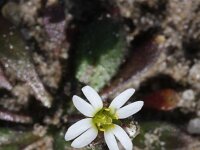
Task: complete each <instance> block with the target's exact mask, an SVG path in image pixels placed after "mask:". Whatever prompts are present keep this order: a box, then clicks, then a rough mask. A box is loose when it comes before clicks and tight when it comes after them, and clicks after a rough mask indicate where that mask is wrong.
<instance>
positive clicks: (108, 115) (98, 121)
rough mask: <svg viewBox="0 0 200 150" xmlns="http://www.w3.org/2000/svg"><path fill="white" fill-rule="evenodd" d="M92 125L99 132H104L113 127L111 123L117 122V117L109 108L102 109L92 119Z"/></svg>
mask: <svg viewBox="0 0 200 150" xmlns="http://www.w3.org/2000/svg"><path fill="white" fill-rule="evenodd" d="M92 121H93V123H94V125H95V126H96V127H97V129H98V130H99V131H106V130H109V129H111V128H113V127H114V124H113V123H117V122H118V117H117V116H116V115H115V113H113V111H111V109H109V108H102V109H101V110H99V111H98V112H97V113H96V114H95V115H94V117H93V118H92Z"/></svg>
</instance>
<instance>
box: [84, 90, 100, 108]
mask: <svg viewBox="0 0 200 150" xmlns="http://www.w3.org/2000/svg"><path fill="white" fill-rule="evenodd" d="M82 91H83V94H84V95H85V97H86V98H87V99H88V101H89V102H90V103H91V104H92V106H93V107H94V108H95V109H101V108H102V107H103V102H102V100H101V97H100V96H99V94H98V93H97V92H96V91H95V90H94V89H93V88H91V87H90V86H85V87H83V88H82Z"/></svg>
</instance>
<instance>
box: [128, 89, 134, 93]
mask: <svg viewBox="0 0 200 150" xmlns="http://www.w3.org/2000/svg"><path fill="white" fill-rule="evenodd" d="M127 90H129V91H130V92H131V93H133V94H134V93H135V89H133V88H130V89H127Z"/></svg>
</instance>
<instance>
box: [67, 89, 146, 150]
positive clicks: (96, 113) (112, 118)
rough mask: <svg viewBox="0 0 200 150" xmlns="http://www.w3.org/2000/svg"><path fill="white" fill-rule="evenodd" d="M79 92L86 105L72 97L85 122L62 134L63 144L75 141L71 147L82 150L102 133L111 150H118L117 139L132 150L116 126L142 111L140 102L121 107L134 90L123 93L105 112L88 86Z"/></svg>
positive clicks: (120, 129) (128, 149)
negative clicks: (83, 96) (64, 141)
mask: <svg viewBox="0 0 200 150" xmlns="http://www.w3.org/2000/svg"><path fill="white" fill-rule="evenodd" d="M82 91H83V94H84V95H85V97H86V98H87V99H88V101H89V103H88V102H86V101H85V100H83V99H82V98H80V97H78V96H76V95H75V96H73V103H74V105H75V107H76V108H77V109H78V110H79V111H80V112H81V113H82V114H83V115H85V116H87V117H88V118H85V119H82V120H80V121H78V122H76V123H75V124H73V125H72V126H71V127H69V129H68V130H67V132H66V134H65V140H66V141H70V140H73V139H75V140H74V141H73V142H72V144H71V146H72V147H74V148H82V147H84V146H87V145H88V144H90V143H91V142H92V141H93V140H94V139H95V138H96V137H97V135H98V132H103V133H104V138H105V141H106V144H107V146H108V148H109V149H110V150H119V148H118V145H117V141H116V138H117V139H118V141H119V142H120V143H121V144H122V146H123V147H124V148H125V149H126V150H132V149H133V144H132V141H131V139H130V138H129V136H128V135H127V134H126V132H125V131H124V130H123V129H122V128H121V127H120V126H119V125H117V123H119V119H124V118H127V117H129V116H131V115H133V114H135V113H137V112H138V111H139V110H140V109H141V108H142V106H143V104H144V102H143V101H136V102H134V103H131V104H129V105H126V106H124V107H122V106H123V105H124V104H125V103H126V102H127V101H128V99H129V98H130V97H131V96H132V95H133V94H134V92H135V90H134V89H127V90H125V91H124V92H122V93H121V94H120V95H118V96H117V97H116V98H115V99H114V100H113V101H112V102H111V104H110V106H109V107H108V108H105V107H103V102H102V100H101V97H100V96H99V95H98V93H97V92H96V91H95V90H94V89H93V88H91V87H90V86H85V87H83V88H82Z"/></svg>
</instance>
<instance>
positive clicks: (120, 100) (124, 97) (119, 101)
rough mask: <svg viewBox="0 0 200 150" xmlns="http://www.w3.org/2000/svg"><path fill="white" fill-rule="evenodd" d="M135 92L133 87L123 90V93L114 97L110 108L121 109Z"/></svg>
mask: <svg viewBox="0 0 200 150" xmlns="http://www.w3.org/2000/svg"><path fill="white" fill-rule="evenodd" d="M134 92H135V89H133V88H132V89H127V90H125V91H124V92H122V93H121V94H119V95H118V96H117V97H115V98H114V100H113V101H112V102H111V104H110V106H109V108H115V109H119V108H120V107H122V106H123V105H124V104H125V103H126V102H127V101H128V99H129V98H130V97H131V96H132V95H133V94H134Z"/></svg>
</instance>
